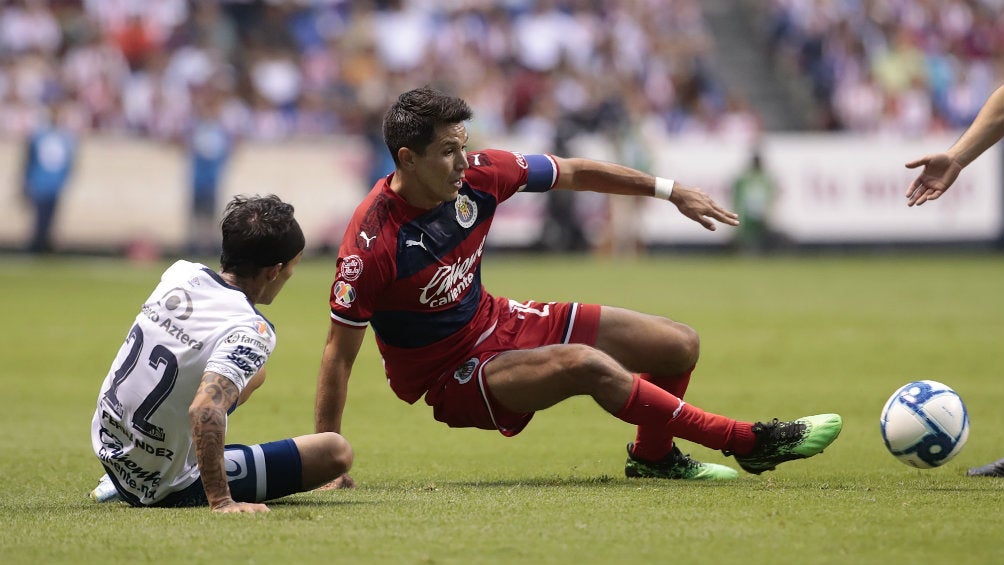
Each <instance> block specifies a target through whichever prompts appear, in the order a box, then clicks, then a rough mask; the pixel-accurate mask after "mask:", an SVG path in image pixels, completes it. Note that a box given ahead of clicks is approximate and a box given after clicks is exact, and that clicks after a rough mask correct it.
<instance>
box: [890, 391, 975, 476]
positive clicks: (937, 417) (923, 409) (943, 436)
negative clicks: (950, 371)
mask: <svg viewBox="0 0 1004 565" xmlns="http://www.w3.org/2000/svg"><path fill="white" fill-rule="evenodd" d="M880 423H881V425H882V439H883V440H885V446H886V449H888V450H889V453H892V454H893V456H895V457H896V459H899V460H900V461H902V462H903V463H905V464H907V465H910V466H912V467H916V468H918V469H931V468H934V467H939V466H941V465H944V464H945V463H948V462H949V461H951V460H952V458H953V457H955V456H956V455H958V454H959V452H960V451H962V448H963V446H965V445H966V440H967V439H969V413H968V412H967V411H966V405H965V403H963V402H962V398H961V397H960V396H959V395H958V394H957V393H956V392H955V391H954V390H952V389H951V387H949V386H947V385H945V384H943V383H939V382H937V381H915V382H912V383H907V384H905V385H903V386H902V387H900V388H899V390H897V391H896V392H895V393H893V395H892V396H891V397H889V400H888V401H887V402H886V403H885V407H884V408H882V419H881V421H880Z"/></svg>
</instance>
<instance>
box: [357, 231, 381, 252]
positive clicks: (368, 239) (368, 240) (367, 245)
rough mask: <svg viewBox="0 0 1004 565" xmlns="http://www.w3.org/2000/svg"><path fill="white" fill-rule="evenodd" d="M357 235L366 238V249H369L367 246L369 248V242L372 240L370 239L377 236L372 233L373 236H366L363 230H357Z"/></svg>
mask: <svg viewBox="0 0 1004 565" xmlns="http://www.w3.org/2000/svg"><path fill="white" fill-rule="evenodd" d="M359 237H361V238H363V239H364V240H366V249H369V248H370V243H371V242H372V241H373V240H374V239H376V237H377V236H375V235H374V236H368V235H366V232H365V231H361V232H359Z"/></svg>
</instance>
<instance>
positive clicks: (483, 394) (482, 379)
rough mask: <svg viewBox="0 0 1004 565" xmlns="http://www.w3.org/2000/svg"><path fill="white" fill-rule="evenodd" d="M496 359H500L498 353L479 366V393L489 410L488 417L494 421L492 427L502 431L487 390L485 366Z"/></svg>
mask: <svg viewBox="0 0 1004 565" xmlns="http://www.w3.org/2000/svg"><path fill="white" fill-rule="evenodd" d="M496 357H498V354H497V353H496V354H495V355H492V356H491V357H489V358H487V359H485V360H484V362H482V363H481V365H480V366H478V391H479V392H481V401H482V402H484V403H485V408H487V409H488V416H489V417H490V418H491V419H492V425H493V426H495V429H496V430H502V428H500V427H499V423H498V422H497V421H496V420H495V413H494V412H492V403H491V402H489V401H488V389H487V388H485V365H487V364H488V362H489V361H491V360H492V359H494V358H496Z"/></svg>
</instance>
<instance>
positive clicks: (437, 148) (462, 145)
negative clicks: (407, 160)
mask: <svg viewBox="0 0 1004 565" xmlns="http://www.w3.org/2000/svg"><path fill="white" fill-rule="evenodd" d="M412 165H413V167H414V168H413V173H414V180H415V185H414V187H413V188H414V190H413V192H412V194H413V196H415V197H417V199H418V201H419V203H422V204H425V205H429V206H430V207H431V206H436V205H438V204H439V203H441V202H447V201H450V200H455V199H456V198H457V193H458V192H459V191H460V186H461V184H462V183H463V180H464V171H466V170H467V128H466V127H465V126H464V124H463V123H456V124H446V125H440V126H439V127H437V128H436V134H435V136H434V137H433V140H432V143H430V144H429V146H428V147H426V148H425V153H423V154H422V155H417V154H416V155H415V156H414V161H413V164H412Z"/></svg>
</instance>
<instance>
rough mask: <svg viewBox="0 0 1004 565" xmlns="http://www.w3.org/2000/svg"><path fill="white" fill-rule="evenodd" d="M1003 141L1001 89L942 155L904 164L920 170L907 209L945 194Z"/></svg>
mask: <svg viewBox="0 0 1004 565" xmlns="http://www.w3.org/2000/svg"><path fill="white" fill-rule="evenodd" d="M1002 137H1004V86H1001V87H998V88H997V90H995V91H994V92H993V94H991V95H990V98H989V99H987V102H986V103H985V104H984V105H983V108H981V109H980V112H979V114H977V115H976V119H975V120H973V123H972V125H970V126H969V128H968V129H966V131H965V133H963V134H962V137H960V138H959V140H958V141H956V142H955V144H953V145H952V146H951V147H950V148H949V149H948V151H946V152H944V153H935V154H931V155H925V156H923V157H921V158H919V159H915V160H913V161H910V162H909V163H907V164H906V167H907V168H908V169H915V168H917V167H923V168H922V169H921V171H920V174H919V175H917V178H915V179H914V180H913V182H911V183H910V186H908V187H907V189H906V198H907V201H906V204H907V206H914V205H917V206H919V205H921V204H923V203H924V202H927V201H928V200H937V199H938V198H940V197H941V195H942V194H944V193H945V191H946V190H948V189H949V188H950V187H951V186H952V183H954V182H955V179H957V178H958V177H959V173H961V172H962V169H964V168H966V167H967V166H968V165H969V163H972V162H973V161H974V160H975V159H976V158H977V157H979V156H980V155H982V154H983V152H984V151H986V150H987V149H989V148H990V146H992V145H993V144H995V143H997V142H998V141H1000V139H1001V138H1002Z"/></svg>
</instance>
